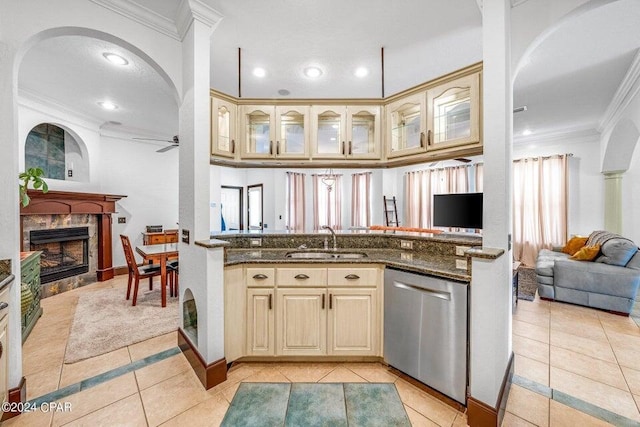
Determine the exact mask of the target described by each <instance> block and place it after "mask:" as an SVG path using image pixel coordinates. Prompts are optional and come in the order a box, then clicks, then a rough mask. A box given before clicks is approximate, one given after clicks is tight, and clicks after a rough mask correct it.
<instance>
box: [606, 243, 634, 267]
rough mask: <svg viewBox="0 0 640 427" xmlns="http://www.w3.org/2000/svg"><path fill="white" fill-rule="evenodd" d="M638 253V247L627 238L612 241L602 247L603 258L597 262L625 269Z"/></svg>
mask: <svg viewBox="0 0 640 427" xmlns="http://www.w3.org/2000/svg"><path fill="white" fill-rule="evenodd" d="M636 252H638V246H636V244H635V243H633V242H632V241H631V240H628V239H625V238H619V239H611V240H608V241H607V242H605V243H604V244H603V245H602V256H600V258H598V259H597V262H603V263H605V264H611V265H617V266H619V267H624V266H626V265H627V263H628V262H629V260H630V259H631V258H632V257H633V256H634V255H635V254H636Z"/></svg>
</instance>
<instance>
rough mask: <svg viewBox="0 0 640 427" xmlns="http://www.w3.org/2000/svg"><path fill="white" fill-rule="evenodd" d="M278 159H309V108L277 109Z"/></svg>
mask: <svg viewBox="0 0 640 427" xmlns="http://www.w3.org/2000/svg"><path fill="white" fill-rule="evenodd" d="M275 150H276V157H280V158H290V159H305V158H306V159H308V158H309V107H304V106H303V107H287V106H278V107H276V147H275Z"/></svg>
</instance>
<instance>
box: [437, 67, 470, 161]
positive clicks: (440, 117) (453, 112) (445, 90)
mask: <svg viewBox="0 0 640 427" xmlns="http://www.w3.org/2000/svg"><path fill="white" fill-rule="evenodd" d="M479 80H480V76H479V74H478V73H476V74H472V75H469V76H465V77H461V78H459V79H457V80H454V81H451V82H448V83H444V84H442V85H439V86H436V87H434V88H431V89H429V90H427V109H428V115H427V129H428V134H427V151H432V150H439V149H445V148H449V147H457V146H461V145H469V144H473V143H479V142H480V93H479V92H480V90H479V87H480V81H479Z"/></svg>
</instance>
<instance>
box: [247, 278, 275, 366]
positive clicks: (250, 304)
mask: <svg viewBox="0 0 640 427" xmlns="http://www.w3.org/2000/svg"><path fill="white" fill-rule="evenodd" d="M273 299H274V298H273V289H254V288H249V289H247V355H248V356H273V355H274V301H273Z"/></svg>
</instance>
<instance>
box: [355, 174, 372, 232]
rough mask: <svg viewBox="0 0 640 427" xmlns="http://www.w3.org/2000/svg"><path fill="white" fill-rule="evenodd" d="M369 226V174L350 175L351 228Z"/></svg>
mask: <svg viewBox="0 0 640 427" xmlns="http://www.w3.org/2000/svg"><path fill="white" fill-rule="evenodd" d="M370 225H371V172H364V173H354V174H353V175H351V226H352V227H369V226H370Z"/></svg>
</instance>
